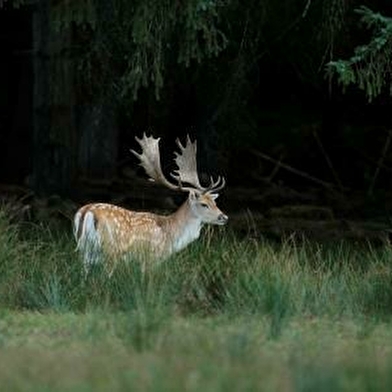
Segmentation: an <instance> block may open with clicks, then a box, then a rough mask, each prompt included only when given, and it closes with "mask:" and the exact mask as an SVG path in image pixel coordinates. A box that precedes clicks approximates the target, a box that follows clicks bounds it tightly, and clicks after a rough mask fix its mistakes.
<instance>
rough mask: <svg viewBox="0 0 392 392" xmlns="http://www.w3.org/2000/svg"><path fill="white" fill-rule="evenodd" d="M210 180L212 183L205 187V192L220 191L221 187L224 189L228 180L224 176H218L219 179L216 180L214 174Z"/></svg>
mask: <svg viewBox="0 0 392 392" xmlns="http://www.w3.org/2000/svg"><path fill="white" fill-rule="evenodd" d="M210 181H211V185H210V186H209V187H208V188H206V189H205V191H204V192H205V193H206V192H209V193H216V192H218V191H220V190H221V189H223V188H224V187H225V185H226V180H225V178H224V177H221V176H218V179H217V180H216V181H214V179H213V178H212V176H211V177H210Z"/></svg>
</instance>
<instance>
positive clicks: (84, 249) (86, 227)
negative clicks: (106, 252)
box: [74, 211, 102, 273]
mask: <svg viewBox="0 0 392 392" xmlns="http://www.w3.org/2000/svg"><path fill="white" fill-rule="evenodd" d="M81 218H82V215H81V213H80V212H78V213H76V215H75V219H74V235H75V239H76V242H77V246H76V250H78V251H79V252H80V253H81V254H82V256H83V264H84V268H85V271H86V273H88V271H89V269H90V267H91V265H93V264H97V263H99V261H100V258H101V257H102V255H101V251H100V249H101V237H100V235H99V232H98V231H97V230H96V228H95V218H94V213H92V212H91V211H87V212H86V213H85V214H84V219H83V220H82V222H81ZM80 225H82V226H81V227H80Z"/></svg>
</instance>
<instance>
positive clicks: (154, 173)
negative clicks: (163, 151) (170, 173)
mask: <svg viewBox="0 0 392 392" xmlns="http://www.w3.org/2000/svg"><path fill="white" fill-rule="evenodd" d="M135 139H136V141H137V142H138V143H139V144H140V147H141V148H142V153H141V154H139V153H137V152H136V151H134V150H131V152H132V154H134V155H135V156H136V157H137V158H138V159H139V160H140V166H141V167H143V168H144V170H145V171H146V173H147V175H149V176H150V180H151V181H156V182H157V183H160V184H162V185H164V186H166V187H167V188H169V189H173V190H179V189H180V187H179V186H176V185H174V184H172V183H171V182H169V181H168V180H167V179H166V177H165V176H164V174H163V172H162V168H161V157H160V153H159V141H160V140H161V139H160V138H157V139H155V138H154V137H153V136H150V137H148V136H147V135H146V134H143V138H142V139H139V138H138V137H135Z"/></svg>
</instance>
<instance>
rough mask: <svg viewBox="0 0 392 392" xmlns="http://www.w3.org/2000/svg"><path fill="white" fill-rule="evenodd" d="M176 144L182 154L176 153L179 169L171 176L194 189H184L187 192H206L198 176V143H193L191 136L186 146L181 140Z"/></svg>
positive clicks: (187, 139)
mask: <svg viewBox="0 0 392 392" xmlns="http://www.w3.org/2000/svg"><path fill="white" fill-rule="evenodd" d="M176 144H177V146H178V147H179V149H180V152H177V151H176V152H175V159H174V161H175V162H176V164H177V167H178V169H176V170H175V171H174V173H172V174H171V176H172V177H173V178H174V179H175V180H176V181H178V182H179V184H184V183H186V184H189V185H191V186H192V188H190V187H188V188H182V189H184V190H185V189H187V190H198V191H201V192H204V191H205V188H203V187H202V186H201V185H200V181H199V177H198V174H197V161H196V152H197V142H196V140H195V141H194V142H192V141H191V139H190V137H189V135H187V138H186V144H185V145H182V144H181V141H180V140H179V139H177V140H176Z"/></svg>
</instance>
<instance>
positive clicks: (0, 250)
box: [0, 210, 392, 336]
mask: <svg viewBox="0 0 392 392" xmlns="http://www.w3.org/2000/svg"><path fill="white" fill-rule="evenodd" d="M391 256H392V251H391V248H390V247H389V246H388V245H385V246H382V247H378V248H374V247H372V246H370V245H366V244H365V245H361V246H358V245H355V244H354V245H353V244H351V245H350V244H347V243H343V242H342V243H339V244H332V245H331V244H330V245H323V244H310V243H306V242H304V241H302V242H296V241H295V240H293V239H289V240H288V241H287V242H285V243H283V244H279V245H276V244H271V243H268V242H265V241H260V242H256V241H254V240H252V239H246V238H245V239H238V238H236V237H235V236H234V235H232V234H230V233H228V232H218V231H217V232H215V233H212V232H211V231H210V232H207V233H206V235H205V236H204V237H203V239H202V240H200V241H198V242H195V243H194V244H192V245H191V246H190V247H188V248H187V249H186V250H185V251H183V252H182V253H180V254H178V255H175V256H173V257H172V258H171V259H170V260H167V261H166V262H165V263H162V264H161V265H159V266H156V267H154V268H151V269H149V270H148V271H147V272H146V273H142V272H141V269H140V266H139V265H138V264H137V263H128V264H125V263H124V264H122V265H119V267H118V268H117V269H116V270H115V272H114V274H113V276H112V277H111V278H108V276H107V274H106V273H105V271H104V269H99V268H98V269H97V270H95V271H93V272H92V273H91V274H90V275H89V276H88V277H87V279H85V278H84V275H83V273H82V266H81V262H80V260H79V257H78V255H77V253H76V252H75V250H74V240H73V238H72V236H71V233H70V232H65V233H64V232H60V231H56V230H53V229H47V228H45V227H43V226H34V225H30V226H29V225H24V226H20V225H14V224H11V223H10V222H9V220H8V218H7V214H6V212H5V211H4V210H3V211H0V306H2V307H7V308H15V309H31V310H53V311H56V312H62V311H76V312H83V311H86V310H88V309H94V308H96V309H106V310H111V311H116V310H126V311H128V310H129V311H132V310H135V309H143V311H144V312H149V311H150V310H151V309H153V313H157V312H158V310H159V312H158V313H160V314H163V313H167V314H171V313H173V312H175V313H176V314H182V315H189V314H197V315H210V314H215V315H216V314H223V315H252V314H253V315H255V314H260V315H267V316H269V317H270V319H271V334H272V336H273V335H275V334H278V333H279V329H280V327H281V324H282V323H284V321H285V320H287V319H288V318H290V317H291V316H298V315H302V316H308V317H311V316H331V317H336V318H338V317H342V316H347V317H373V318H380V319H382V318H388V317H390V315H391V312H392V270H391Z"/></svg>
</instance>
